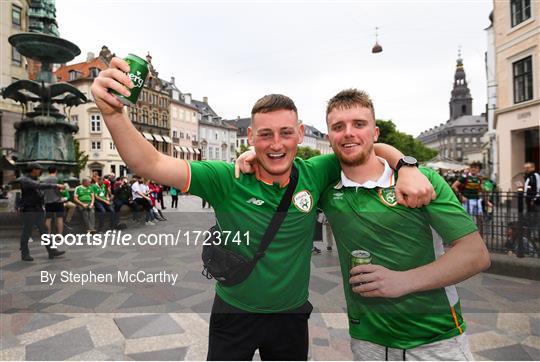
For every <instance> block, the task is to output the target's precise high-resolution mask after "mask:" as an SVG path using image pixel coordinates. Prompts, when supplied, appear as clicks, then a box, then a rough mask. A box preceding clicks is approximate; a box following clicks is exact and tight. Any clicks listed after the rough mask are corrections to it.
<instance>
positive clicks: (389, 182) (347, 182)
mask: <svg viewBox="0 0 540 362" xmlns="http://www.w3.org/2000/svg"><path fill="white" fill-rule="evenodd" d="M377 158H378V159H379V161H380V162H381V163H382V164H383V165H384V171H383V173H382V174H381V177H379V179H378V180H377V181H371V180H369V181H366V182H364V183H361V184H359V183H358V182H355V181H352V180H351V179H349V178H348V177H347V176H345V173H343V171H341V181H340V182H338V184H337V185H336V186H334V188H335V189H336V190H339V189H341V188H342V187H356V188H358V187H363V188H365V189H374V188H375V187H382V188H387V187H390V186H393V185H394V170H392V169H391V168H390V166H389V165H388V162H386V160H385V159H384V158H381V157H377Z"/></svg>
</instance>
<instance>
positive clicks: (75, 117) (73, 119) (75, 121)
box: [71, 116, 79, 124]
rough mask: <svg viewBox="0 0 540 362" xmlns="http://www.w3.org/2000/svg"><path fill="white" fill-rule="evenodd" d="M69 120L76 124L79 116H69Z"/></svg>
mask: <svg viewBox="0 0 540 362" xmlns="http://www.w3.org/2000/svg"><path fill="white" fill-rule="evenodd" d="M71 122H73V123H75V124H78V123H79V116H71Z"/></svg>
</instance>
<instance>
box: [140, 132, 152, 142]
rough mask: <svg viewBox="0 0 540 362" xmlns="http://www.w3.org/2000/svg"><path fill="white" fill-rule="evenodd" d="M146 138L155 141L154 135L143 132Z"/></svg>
mask: <svg viewBox="0 0 540 362" xmlns="http://www.w3.org/2000/svg"><path fill="white" fill-rule="evenodd" d="M142 134H143V136H144V138H146V139H147V140H148V141H153V140H154V137H152V135H151V134H150V133H148V132H143V133H142Z"/></svg>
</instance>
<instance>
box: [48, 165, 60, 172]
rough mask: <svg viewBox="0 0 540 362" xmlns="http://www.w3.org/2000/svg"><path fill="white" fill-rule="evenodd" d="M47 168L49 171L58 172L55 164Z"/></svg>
mask: <svg viewBox="0 0 540 362" xmlns="http://www.w3.org/2000/svg"><path fill="white" fill-rule="evenodd" d="M47 170H48V171H49V173H56V171H58V170H57V169H56V167H55V166H49V168H48V169H47Z"/></svg>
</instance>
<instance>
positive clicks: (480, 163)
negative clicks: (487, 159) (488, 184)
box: [469, 161, 482, 169]
mask: <svg viewBox="0 0 540 362" xmlns="http://www.w3.org/2000/svg"><path fill="white" fill-rule="evenodd" d="M469 167H478V168H479V169H482V162H480V161H474V162H471V163H470V164H469Z"/></svg>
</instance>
